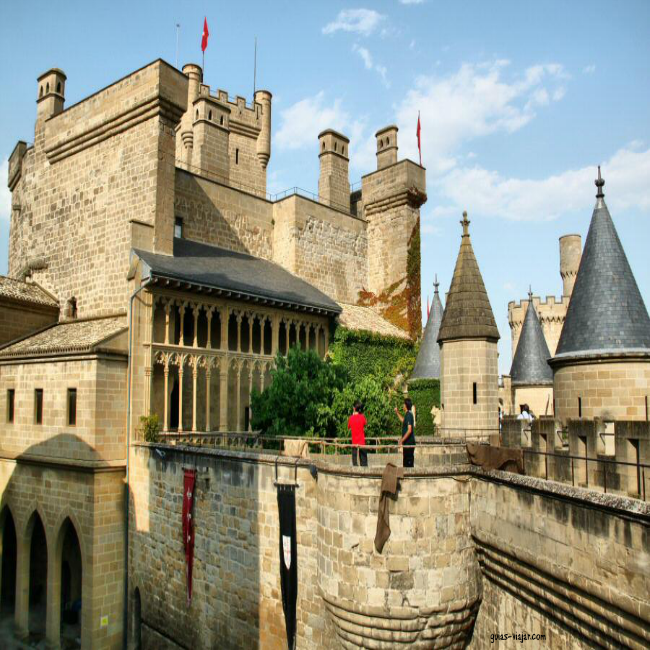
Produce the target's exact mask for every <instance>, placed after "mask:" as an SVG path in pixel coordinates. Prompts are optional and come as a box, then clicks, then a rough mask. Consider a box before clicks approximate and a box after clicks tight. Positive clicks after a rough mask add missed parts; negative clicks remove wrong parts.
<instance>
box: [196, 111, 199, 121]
mask: <svg viewBox="0 0 650 650" xmlns="http://www.w3.org/2000/svg"><path fill="white" fill-rule="evenodd" d="M196 119H197V120H198V119H199V109H198V108H197V109H196Z"/></svg>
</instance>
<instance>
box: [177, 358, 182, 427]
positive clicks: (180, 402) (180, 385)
mask: <svg viewBox="0 0 650 650" xmlns="http://www.w3.org/2000/svg"><path fill="white" fill-rule="evenodd" d="M182 430H183V361H181V362H180V364H179V366H178V431H179V433H180V432H181V431H182Z"/></svg>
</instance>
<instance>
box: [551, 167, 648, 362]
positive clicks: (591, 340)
mask: <svg viewBox="0 0 650 650" xmlns="http://www.w3.org/2000/svg"><path fill="white" fill-rule="evenodd" d="M604 184H605V181H604V180H603V179H602V178H601V176H600V167H599V168H598V180H597V181H596V186H597V187H598V194H597V195H596V199H597V200H596V206H595V208H594V212H593V215H592V217H591V225H590V226H589V233H588V234H587V241H586V243H585V248H584V251H583V253H582V260H581V261H580V268H579V269H578V275H577V277H576V281H575V285H574V287H573V293H572V295H571V301H570V302H569V308H568V310H567V315H566V319H565V321H564V327H563V328H562V334H561V335H560V341H559V343H558V346H557V352H556V354H555V357H554V359H561V358H563V357H572V356H585V355H589V356H591V355H594V354H599V353H600V354H608V353H609V354H611V353H618V352H637V353H638V352H647V353H649V354H650V318H648V311H647V309H646V306H645V304H644V302H643V298H642V297H641V292H640V291H639V287H638V286H637V284H636V280H635V279H634V275H633V274H632V269H631V268H630V264H629V262H628V261H627V257H626V255H625V251H624V250H623V246H622V244H621V241H620V239H619V238H618V233H617V232H616V228H615V227H614V223H613V221H612V217H611V216H610V214H609V210H608V209H607V205H606V204H605V200H604V198H605V195H604V193H603V191H602V187H603V185H604Z"/></svg>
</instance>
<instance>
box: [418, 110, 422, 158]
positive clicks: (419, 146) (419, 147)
mask: <svg viewBox="0 0 650 650" xmlns="http://www.w3.org/2000/svg"><path fill="white" fill-rule="evenodd" d="M417 136H418V151H419V152H420V167H422V146H421V145H420V111H418V130H417Z"/></svg>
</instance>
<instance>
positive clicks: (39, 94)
mask: <svg viewBox="0 0 650 650" xmlns="http://www.w3.org/2000/svg"><path fill="white" fill-rule="evenodd" d="M38 96H39V97H42V96H43V86H41V92H40V93H38Z"/></svg>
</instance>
